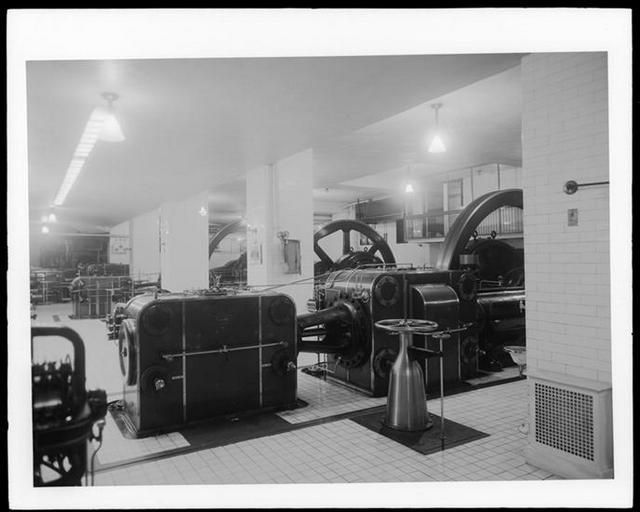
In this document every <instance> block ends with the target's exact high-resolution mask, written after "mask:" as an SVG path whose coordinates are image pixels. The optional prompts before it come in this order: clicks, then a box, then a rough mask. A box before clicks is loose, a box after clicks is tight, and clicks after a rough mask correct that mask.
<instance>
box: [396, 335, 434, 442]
mask: <svg viewBox="0 0 640 512" xmlns="http://www.w3.org/2000/svg"><path fill="white" fill-rule="evenodd" d="M411 338H412V335H411V333H404V332H403V333H400V350H399V352H398V357H397V358H396V360H395V362H394V363H393V366H392V368H391V373H390V380H389V393H388V395H387V411H386V415H385V420H384V424H385V425H386V426H387V427H389V428H392V429H394V430H401V431H405V432H415V431H419V430H427V429H429V428H431V427H432V426H433V422H432V421H431V418H430V417H429V413H428V411H427V396H426V394H425V391H424V376H423V374H422V369H421V368H420V365H419V364H418V363H417V362H416V361H411V360H409V354H408V352H407V349H408V347H409V343H410V341H411Z"/></svg>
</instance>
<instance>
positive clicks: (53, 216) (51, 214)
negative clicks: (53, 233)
mask: <svg viewBox="0 0 640 512" xmlns="http://www.w3.org/2000/svg"><path fill="white" fill-rule="evenodd" d="M47 220H48V221H49V222H57V221H58V219H57V217H56V214H55V213H53V212H52V213H50V214H49V217H47Z"/></svg>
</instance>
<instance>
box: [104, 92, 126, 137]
mask: <svg viewBox="0 0 640 512" xmlns="http://www.w3.org/2000/svg"><path fill="white" fill-rule="evenodd" d="M102 97H103V98H104V99H105V100H107V111H106V112H105V114H104V121H103V123H102V129H101V130H100V134H99V139H100V140H104V141H106V142H122V141H123V140H124V134H123V133H122V128H120V123H119V122H118V120H117V119H116V116H115V114H114V108H113V102H114V101H116V100H117V99H118V95H117V94H116V93H115V92H103V93H102Z"/></svg>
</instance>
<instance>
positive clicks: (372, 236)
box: [313, 219, 396, 275]
mask: <svg viewBox="0 0 640 512" xmlns="http://www.w3.org/2000/svg"><path fill="white" fill-rule="evenodd" d="M336 231H342V256H340V257H339V258H337V259H336V260H333V259H332V258H331V257H330V256H329V255H328V254H327V253H326V252H325V251H324V249H323V248H322V247H320V245H319V244H318V242H319V241H320V240H322V239H323V238H325V237H327V236H329V235H331V234H333V233H335V232H336ZM352 231H355V232H357V233H361V234H363V235H364V236H366V237H367V238H368V239H369V240H370V241H371V243H372V245H371V247H370V248H369V249H368V250H366V251H352V250H351V232H352ZM313 250H314V252H315V253H316V255H317V256H318V258H320V261H319V262H317V263H316V266H315V274H316V275H318V274H323V273H325V272H329V271H334V270H341V269H346V268H356V267H358V266H362V265H371V264H383V263H384V264H387V265H393V264H395V262H396V259H395V258H394V256H393V252H392V251H391V248H390V247H389V244H388V243H387V241H386V240H385V239H384V237H382V235H380V233H378V232H377V231H376V230H375V229H373V228H372V227H371V226H369V225H368V224H365V223H364V222H360V221H358V220H352V219H340V220H336V221H333V222H330V223H329V224H327V225H326V226H324V227H322V228H320V229H319V230H318V231H316V233H315V234H314V236H313ZM376 253H379V255H380V257H378V256H377V255H376Z"/></svg>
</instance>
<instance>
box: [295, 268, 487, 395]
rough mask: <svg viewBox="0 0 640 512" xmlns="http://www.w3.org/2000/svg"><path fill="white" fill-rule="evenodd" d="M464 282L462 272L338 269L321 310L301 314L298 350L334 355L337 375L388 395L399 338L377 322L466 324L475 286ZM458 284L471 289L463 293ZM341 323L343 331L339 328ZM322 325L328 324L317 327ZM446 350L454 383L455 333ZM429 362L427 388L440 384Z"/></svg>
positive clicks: (472, 313)
mask: <svg viewBox="0 0 640 512" xmlns="http://www.w3.org/2000/svg"><path fill="white" fill-rule="evenodd" d="M465 285H467V286H468V285H469V283H467V282H466V277H465V273H464V272H463V271H460V270H457V271H437V270H411V269H408V270H399V269H395V268H391V269H353V270H341V271H337V272H334V273H332V274H331V275H329V277H328V278H327V280H326V282H325V283H324V286H323V293H322V296H321V298H320V300H319V303H318V305H317V307H318V311H316V312H314V313H309V314H308V315H300V316H299V317H298V327H299V331H300V336H301V340H300V341H299V350H300V351H301V352H320V353H327V354H330V355H329V358H330V360H332V361H333V362H334V363H335V369H333V374H332V376H333V377H334V378H336V379H338V380H341V381H344V382H346V383H348V384H351V385H353V386H355V387H357V388H359V389H362V390H364V391H366V392H368V393H371V394H372V395H373V396H384V395H385V394H386V393H387V389H388V385H389V382H388V372H389V368H390V366H391V364H392V363H393V361H394V360H395V357H396V355H397V353H398V337H397V336H394V335H392V334H391V333H388V332H384V331H380V330H377V329H375V328H374V323H375V322H376V321H379V320H384V319H391V318H415V319H425V320H427V319H428V320H431V321H434V322H437V323H438V324H439V325H440V326H441V327H443V328H457V327H459V326H460V324H461V323H463V322H472V321H473V320H474V319H475V313H476V302H475V301H476V296H475V292H474V289H473V285H470V289H469V290H466V288H465ZM458 288H461V289H463V290H466V291H467V293H466V294H463V296H461V294H460V293H459V292H458V291H457V289H458ZM347 309H348V310H349V311H350V316H349V315H345V314H343V316H342V318H333V317H329V316H328V314H329V312H330V311H333V312H334V313H336V312H337V311H339V310H343V311H346V310H347ZM335 316H336V315H335V314H334V317H335ZM340 324H342V326H343V327H342V331H340V330H339V327H337V326H336V325H338V326H339V325H340ZM319 325H321V326H324V327H323V328H318V327H317V326H319ZM318 337H320V339H318ZM309 338H311V339H309ZM422 343H423V344H424V341H422ZM427 343H430V342H427ZM423 346H424V345H423ZM429 348H431V346H429ZM444 352H445V353H444V361H445V367H444V380H445V384H448V385H451V384H452V383H455V382H458V381H459V380H460V378H461V374H462V370H461V368H460V337H459V335H458V334H457V333H456V334H452V336H451V339H450V340H448V341H447V343H446V346H445V347H444ZM423 364H424V362H423ZM426 364H427V372H426V374H427V386H428V387H429V386H430V385H434V386H436V385H438V383H439V369H438V368H437V362H434V363H433V364H431V363H426Z"/></svg>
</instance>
